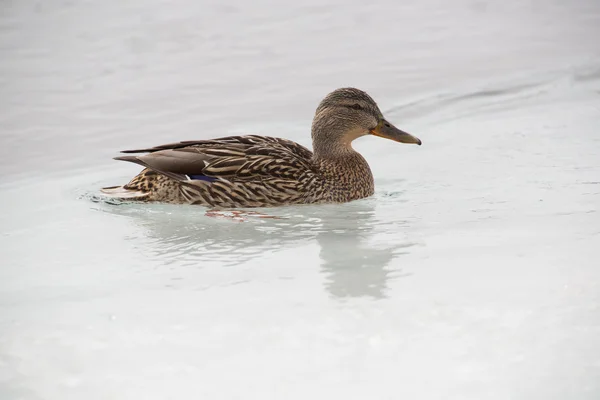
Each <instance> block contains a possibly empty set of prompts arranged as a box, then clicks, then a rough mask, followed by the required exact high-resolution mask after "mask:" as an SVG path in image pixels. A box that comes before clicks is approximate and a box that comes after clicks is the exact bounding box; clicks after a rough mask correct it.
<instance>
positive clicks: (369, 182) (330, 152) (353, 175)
mask: <svg viewBox="0 0 600 400" xmlns="http://www.w3.org/2000/svg"><path fill="white" fill-rule="evenodd" d="M326 135H327V136H320V135H319V132H317V133H316V134H315V132H314V126H313V151H314V152H313V162H314V163H315V164H316V165H317V166H318V168H319V170H320V174H321V176H322V177H323V178H325V180H326V181H328V182H329V184H331V185H332V187H336V188H338V189H341V190H344V191H352V193H354V192H355V191H356V193H355V194H353V195H352V197H353V198H361V197H366V196H369V195H371V194H372V193H373V187H374V183H373V174H372V173H371V168H369V164H368V163H367V161H366V160H365V159H364V157H363V156H361V155H360V154H359V153H358V152H357V151H355V150H354V149H353V148H352V145H351V143H352V140H353V139H355V138H356V137H359V136H362V133H359V134H357V135H352V134H349V133H348V132H347V131H344V133H343V134H339V135H336V132H332V131H328V132H327V134H326ZM323 138H325V139H326V140H319V139H323ZM344 139H345V140H344ZM357 189H358V191H357Z"/></svg>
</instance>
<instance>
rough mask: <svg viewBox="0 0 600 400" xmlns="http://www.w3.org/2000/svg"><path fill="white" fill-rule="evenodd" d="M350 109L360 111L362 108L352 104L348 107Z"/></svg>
mask: <svg viewBox="0 0 600 400" xmlns="http://www.w3.org/2000/svg"><path fill="white" fill-rule="evenodd" d="M350 108H352V109H354V110H362V109H363V108H362V107H361V106H360V104H352V105H351V106H350Z"/></svg>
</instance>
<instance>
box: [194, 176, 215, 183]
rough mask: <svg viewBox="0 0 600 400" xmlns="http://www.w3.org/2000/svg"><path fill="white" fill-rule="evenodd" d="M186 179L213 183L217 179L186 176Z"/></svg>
mask: <svg viewBox="0 0 600 400" xmlns="http://www.w3.org/2000/svg"><path fill="white" fill-rule="evenodd" d="M188 177H189V178H190V179H193V180H195V181H205V182H214V181H216V180H217V178H213V177H212V176H206V175H188Z"/></svg>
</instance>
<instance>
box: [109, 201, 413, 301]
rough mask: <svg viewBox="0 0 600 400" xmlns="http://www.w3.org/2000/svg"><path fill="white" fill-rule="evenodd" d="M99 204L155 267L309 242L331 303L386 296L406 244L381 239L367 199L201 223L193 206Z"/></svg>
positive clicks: (245, 257)
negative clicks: (133, 229)
mask: <svg viewBox="0 0 600 400" xmlns="http://www.w3.org/2000/svg"><path fill="white" fill-rule="evenodd" d="M100 204H101V205H100V208H98V209H99V210H101V211H104V212H109V213H111V214H116V215H122V216H128V217H131V218H132V219H133V220H134V221H135V223H136V225H138V226H139V227H141V228H142V230H141V232H142V236H143V237H144V239H145V240H142V241H141V243H143V244H140V245H139V246H143V249H142V251H143V252H144V254H146V255H147V256H148V257H150V258H152V259H158V260H160V261H161V264H163V265H165V264H166V265H168V264H171V263H176V264H177V265H178V266H181V265H184V266H195V267H198V266H205V265H209V264H212V263H214V264H215V265H219V266H221V265H225V266H234V265H240V264H244V263H245V262H247V261H249V260H253V259H256V258H257V257H261V256H262V255H263V254H264V253H265V252H273V251H277V250H281V249H285V248H289V247H291V246H294V245H297V244H303V243H310V242H311V241H316V242H317V243H318V244H319V247H320V251H319V262H320V269H321V272H322V273H323V275H324V277H325V280H324V287H325V289H326V290H327V292H328V293H329V294H330V295H331V296H333V297H336V298H348V297H364V296H366V297H371V298H375V299H379V298H384V297H386V291H387V282H388V280H389V279H390V274H392V273H393V274H394V276H398V274H399V271H398V270H397V268H395V269H394V270H391V269H389V267H388V266H389V263H390V261H391V260H393V259H394V258H395V257H397V256H398V255H400V254H402V253H403V252H405V251H407V247H410V246H411V245H412V244H411V243H408V242H404V243H402V242H400V243H394V244H391V245H390V244H389V243H385V242H389V241H390V240H381V239H382V238H385V236H386V233H385V227H384V226H385V223H382V221H379V220H378V219H377V217H376V213H375V204H374V201H373V200H372V199H367V200H361V201H356V202H353V203H348V204H342V205H325V206H312V207H306V206H303V207H282V208H276V209H265V210H261V212H264V213H265V214H267V215H269V216H274V217H276V218H275V219H274V218H268V219H264V218H260V217H257V216H253V215H250V216H249V217H248V218H246V220H245V221H244V222H239V221H237V222H236V221H232V220H231V219H230V218H227V214H224V216H223V218H209V217H207V216H205V212H206V210H205V209H203V208H201V207H190V206H174V205H159V204H154V205H148V204H145V205H137V204H122V205H119V206H115V205H109V204H103V203H100ZM213 216H214V214H213ZM395 226H397V221H396V223H395ZM382 227H383V228H382ZM135 239H138V238H135ZM395 241H397V240H395ZM138 243H139V242H138ZM136 244H137V243H136ZM303 261H304V260H303ZM305 262H311V261H308V260H305Z"/></svg>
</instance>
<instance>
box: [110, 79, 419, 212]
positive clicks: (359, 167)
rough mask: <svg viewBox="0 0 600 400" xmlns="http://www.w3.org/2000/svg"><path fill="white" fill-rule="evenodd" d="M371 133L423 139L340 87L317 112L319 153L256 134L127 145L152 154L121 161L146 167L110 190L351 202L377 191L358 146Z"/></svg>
mask: <svg viewBox="0 0 600 400" xmlns="http://www.w3.org/2000/svg"><path fill="white" fill-rule="evenodd" d="M368 134H371V135H375V136H380V137H383V138H387V139H392V140H395V141H397V142H402V143H415V144H418V145H420V144H421V140H419V139H418V138H416V137H414V136H412V135H410V134H408V133H406V132H403V131H401V130H399V129H398V128H396V127H395V126H393V125H392V124H390V123H389V122H387V121H386V120H385V118H384V117H383V115H382V114H381V111H380V110H379V107H377V104H376V103H375V101H374V100H373V99H372V98H371V97H370V96H369V95H368V94H366V93H365V92H363V91H361V90H358V89H354V88H344V89H337V90H335V91H334V92H332V93H330V94H328V95H327V97H325V99H323V101H321V104H319V107H318V108H317V111H316V113H315V117H314V119H313V123H312V143H313V151H314V153H313V152H311V151H310V150H308V149H307V148H305V147H303V146H301V145H299V144H297V143H294V142H292V141H290V140H286V139H280V138H274V137H265V136H254V135H249V136H230V137H224V138H220V139H213V140H198V141H186V142H179V143H172V144H166V145H162V146H157V147H152V148H148V149H140V150H126V151H123V153H149V154H146V155H140V156H122V157H116V158H115V160H123V161H131V162H134V163H136V164H140V165H142V166H144V167H145V169H144V170H143V171H142V172H140V173H139V174H138V175H137V176H136V177H135V178H133V179H132V180H131V182H129V183H128V184H126V185H124V186H114V187H107V188H103V189H102V192H103V193H105V194H107V195H110V196H112V197H116V198H121V199H129V200H137V201H159V202H167V203H179V204H200V205H203V206H210V207H224V208H231V207H272V206H280V205H288V204H309V203H344V202H348V201H352V200H356V199H361V198H364V197H368V196H371V195H372V194H373V191H374V184H373V175H372V174H371V169H370V168H369V165H368V164H367V162H366V161H365V159H364V158H363V157H362V156H361V155H360V154H358V153H357V152H356V151H354V150H353V149H352V146H351V143H352V141H353V140H354V139H356V138H358V137H361V136H364V135H368Z"/></svg>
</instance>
